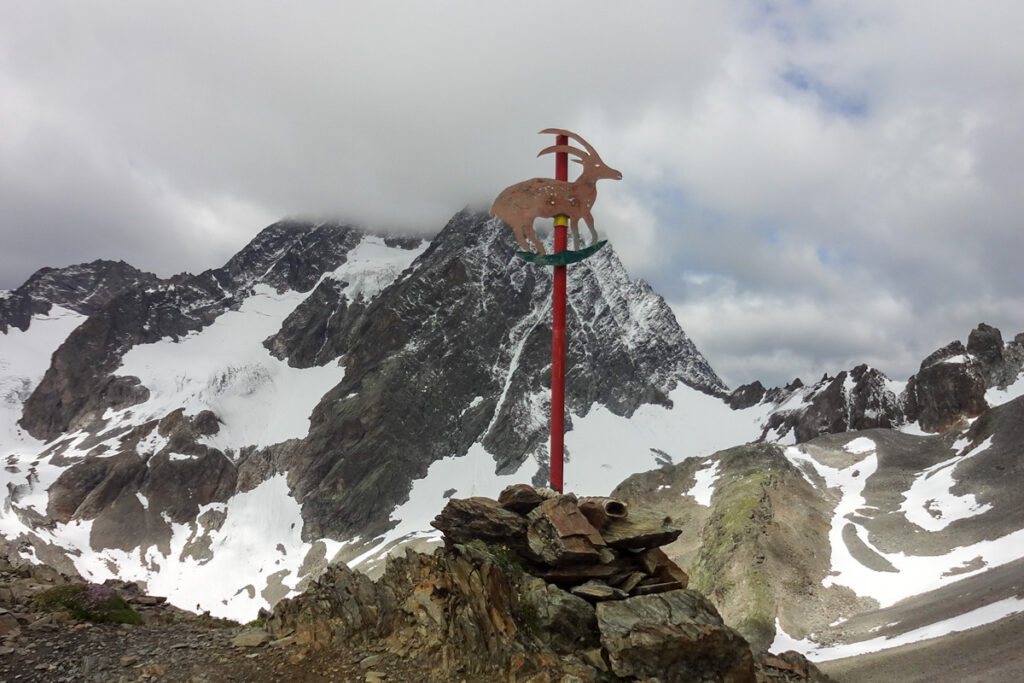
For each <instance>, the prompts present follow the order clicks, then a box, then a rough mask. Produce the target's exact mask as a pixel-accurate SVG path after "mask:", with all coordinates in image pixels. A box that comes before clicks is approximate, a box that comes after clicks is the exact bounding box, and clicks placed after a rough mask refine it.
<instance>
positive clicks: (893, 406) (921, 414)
mask: <svg viewBox="0 0 1024 683" xmlns="http://www.w3.org/2000/svg"><path fill="white" fill-rule="evenodd" d="M1022 369H1024V333H1021V334H1018V335H1016V337H1014V339H1013V340H1012V341H1010V342H1007V343H1004V342H1003V337H1002V333H1001V332H1000V331H999V330H998V329H996V328H994V327H992V326H991V325H987V324H985V323H981V324H979V325H978V327H977V328H975V329H974V330H972V331H971V333H970V335H969V336H968V339H967V345H966V346H964V344H963V343H962V342H960V341H958V340H957V341H952V342H950V343H949V344H947V345H946V346H943V347H942V348H940V349H937V350H936V351H934V352H933V353H931V354H929V355H928V357H927V358H925V359H924V360H923V361H921V367H920V368H919V370H918V371H917V372H916V373H915V374H913V375H911V376H910V378H909V379H908V380H907V381H906V382H905V383H903V384H901V383H898V382H893V381H892V380H890V379H889V378H888V377H887V376H886V375H885V374H884V373H883V372H882V371H880V370H878V369H876V368H872V367H869V366H867V365H858V366H857V367H855V368H853V369H852V370H849V371H847V370H844V371H841V372H840V373H839V374H837V375H836V376H835V377H829V376H828V375H827V374H826V375H825V376H824V377H822V378H821V379H820V380H818V381H817V382H816V383H814V384H813V385H810V386H805V385H804V384H803V382H801V381H800V380H799V379H796V380H794V381H793V382H792V383H790V384H788V385H786V386H785V387H782V388H779V387H775V388H772V389H765V388H764V386H763V385H762V384H761V383H760V382H753V383H751V384H745V385H743V386H741V387H739V388H737V389H736V390H735V391H733V392H732V393H731V394H729V396H728V398H727V399H726V400H727V402H728V403H729V405H730V406H731V407H733V408H734V409H744V408H751V407H753V406H756V405H758V404H762V405H769V406H773V408H774V409H773V410H772V411H771V414H770V416H769V418H768V419H767V421H766V422H765V424H764V428H763V431H762V434H761V438H762V439H763V440H764V439H769V438H771V439H774V440H778V439H782V438H784V437H786V436H787V435H791V436H792V438H794V439H795V440H796V442H797V443H802V442H804V441H808V440H810V439H813V438H814V437H817V436H821V435H823V434H836V433H841V432H846V431H856V430H861V429H875V428H897V427H902V426H904V425H909V424H914V423H917V424H918V426H919V427H920V429H921V430H922V431H923V432H931V433H936V432H944V431H946V430H948V429H951V428H956V427H958V426H962V425H964V424H965V421H966V420H970V419H972V418H976V417H978V416H979V415H981V413H982V412H984V411H985V410H986V409H987V408H988V407H989V404H988V402H987V401H986V399H985V392H986V391H988V390H989V389H1005V388H1006V386H1007V385H1008V384H1012V383H1013V382H1015V381H1016V379H1017V377H1018V376H1019V375H1020V372H1021V370H1022Z"/></svg>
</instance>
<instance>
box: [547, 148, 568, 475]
mask: <svg viewBox="0 0 1024 683" xmlns="http://www.w3.org/2000/svg"><path fill="white" fill-rule="evenodd" d="M555 144H558V145H568V144H569V138H568V137H567V136H565V135H559V136H557V137H556V138H555ZM555 180H566V181H567V180H569V155H568V154H567V153H565V152H557V153H556V154H555ZM568 233H569V218H568V217H567V216H555V253H556V254H557V253H558V252H560V251H565V250H566V248H567V247H568V243H569V236H568ZM554 268H555V272H554V287H553V290H552V305H551V311H552V316H551V318H552V320H551V488H553V489H554V490H556V491H558V492H559V493H561V492H562V461H563V456H564V453H565V298H566V295H565V284H566V281H565V275H566V273H565V268H566V267H565V266H555V267H554Z"/></svg>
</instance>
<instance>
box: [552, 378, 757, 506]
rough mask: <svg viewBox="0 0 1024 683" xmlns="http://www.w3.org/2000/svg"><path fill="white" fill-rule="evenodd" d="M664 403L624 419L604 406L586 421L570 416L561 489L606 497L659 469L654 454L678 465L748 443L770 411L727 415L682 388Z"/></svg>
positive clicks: (718, 404) (717, 404)
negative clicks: (669, 405) (639, 475)
mask: <svg viewBox="0 0 1024 683" xmlns="http://www.w3.org/2000/svg"><path fill="white" fill-rule="evenodd" d="M669 400H671V401H672V404H673V407H672V408H666V407H664V406H660V405H654V404H644V405H642V406H640V407H639V408H637V410H636V412H634V413H633V416H632V417H629V418H626V417H620V416H618V415H615V414H613V413H612V412H611V411H610V410H608V409H607V408H605V407H604V406H595V407H594V409H593V410H591V411H590V412H589V413H588V414H587V415H586V417H579V416H577V415H574V416H573V418H572V422H573V429H572V431H571V432H568V433H567V434H566V435H565V444H566V451H567V454H568V456H567V460H566V464H565V489H566V490H567V491H575V492H576V493H579V494H582V495H594V496H596V495H608V494H609V493H611V491H612V489H614V488H615V487H616V486H617V485H618V484H619V483H621V482H622V481H623V480H624V479H626V477H628V476H630V475H631V474H633V473H635V472H646V471H647V470H650V469H656V468H657V467H659V466H660V463H659V462H658V457H659V456H658V451H660V452H663V453H666V454H668V456H669V457H671V459H672V462H682V461H683V460H685V459H686V458H692V457H704V456H708V455H711V454H712V453H714V452H716V451H720V450H722V449H725V448H730V447H732V446H735V445H736V444H738V443H746V442H748V441H753V440H755V439H757V438H758V437H759V436H760V434H761V427H760V425H761V423H762V422H763V421H764V420H765V418H766V416H767V412H768V410H769V409H770V406H763V405H758V406H755V407H753V408H748V409H747V410H731V409H730V408H729V407H728V406H726V405H725V403H724V402H723V401H722V400H721V399H718V398H715V397H713V396H708V395H707V394H704V393H702V392H699V391H696V390H694V389H691V388H689V387H687V386H678V387H676V389H674V390H673V391H672V392H671V393H670V394H669ZM651 449H656V450H651Z"/></svg>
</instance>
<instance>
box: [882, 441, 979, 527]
mask: <svg viewBox="0 0 1024 683" xmlns="http://www.w3.org/2000/svg"><path fill="white" fill-rule="evenodd" d="M958 444H959V442H958ZM991 445H992V437H989V438H987V439H986V440H985V441H984V442H982V443H981V444H979V445H978V446H977V447H976V448H974V449H972V450H970V451H968V452H967V453H965V454H963V455H955V456H953V457H952V458H950V459H948V460H943V461H942V462H940V463H936V464H935V465H932V466H931V467H929V468H927V469H925V470H924V471H923V472H922V473H921V474H920V475H918V477H917V478H916V479H914V483H913V484H911V485H910V488H909V489H908V490H907V492H906V494H905V500H904V501H903V504H902V505H901V506H900V511H901V512H902V513H903V514H904V515H906V517H907V520H908V521H909V522H911V523H913V524H916V525H917V526H919V527H921V528H922V529H924V530H925V531H942V530H943V529H945V528H946V527H947V526H949V525H950V524H951V523H952V522H954V521H956V520H958V519H967V518H968V517H974V516H976V515H980V514H981V513H983V512H985V511H986V510H990V509H992V506H991V505H989V504H987V503H986V504H981V503H979V502H978V501H977V499H976V498H975V497H974V494H973V493H968V494H965V495H962V496H960V495H957V494H955V493H953V487H954V486H955V485H956V480H955V479H954V478H953V473H954V472H955V471H956V469H957V467H959V466H960V463H962V462H965V461H966V460H968V459H970V458H973V457H975V456H976V455H978V454H979V453H982V452H984V451H985V450H987V449H988V447H989V446H991ZM954 450H958V449H957V448H956V446H954Z"/></svg>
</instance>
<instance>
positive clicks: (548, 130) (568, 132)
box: [540, 128, 601, 159]
mask: <svg viewBox="0 0 1024 683" xmlns="http://www.w3.org/2000/svg"><path fill="white" fill-rule="evenodd" d="M545 133H547V134H550V135H564V136H566V137H570V138H572V139H573V140H575V141H576V142H578V143H580V144H581V145H583V147H584V148H586V150H587V151H588V152H590V153H591V154H593V155H594V156H596V157H597V158H598V159H600V158H601V157H600V156H599V155H598V153H597V151H596V150H595V149H594V148H593V147H591V146H590V143H589V142H587V141H586V140H584V139H583V138H581V137H580V136H579V135H576V133H573V132H572V131H571V130H565V129H564V128H545V129H544V130H542V131H541V132H540V134H545Z"/></svg>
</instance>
